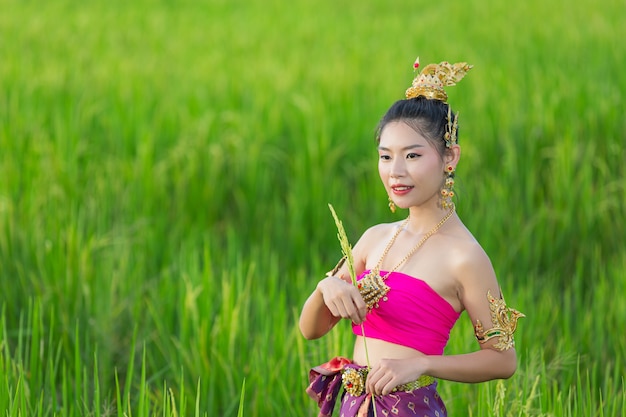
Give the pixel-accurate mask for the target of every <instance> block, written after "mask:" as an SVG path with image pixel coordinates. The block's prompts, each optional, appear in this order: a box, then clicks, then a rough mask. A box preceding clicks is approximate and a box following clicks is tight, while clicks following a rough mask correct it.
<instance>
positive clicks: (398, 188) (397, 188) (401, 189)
mask: <svg viewBox="0 0 626 417" xmlns="http://www.w3.org/2000/svg"><path fill="white" fill-rule="evenodd" d="M412 189H413V187H411V186H408V185H394V186H393V187H391V190H392V191H393V193H394V194H395V195H404V194H407V193H408V192H410V191H411V190H412Z"/></svg>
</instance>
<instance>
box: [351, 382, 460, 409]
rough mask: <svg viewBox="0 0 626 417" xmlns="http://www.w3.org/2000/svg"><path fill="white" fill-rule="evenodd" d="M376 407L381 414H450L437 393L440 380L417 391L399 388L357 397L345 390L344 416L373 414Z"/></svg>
mask: <svg viewBox="0 0 626 417" xmlns="http://www.w3.org/2000/svg"><path fill="white" fill-rule="evenodd" d="M374 407H376V415H377V416H378V417H387V416H394V417H405V416H406V417H409V416H411V417H446V416H447V415H448V414H447V412H446V407H445V405H444V404H443V401H442V400H441V397H440V396H439V393H438V392H437V383H436V382H435V383H433V384H431V385H429V386H427V387H422V388H418V389H416V390H413V391H398V392H393V393H391V394H387V395H377V396H375V397H372V396H371V395H369V394H364V395H361V396H358V397H354V396H352V395H350V394H349V393H347V392H346V393H344V396H343V399H342V400H341V409H340V411H339V416H340V417H372V416H374V411H373V408H374Z"/></svg>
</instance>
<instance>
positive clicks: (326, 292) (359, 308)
mask: <svg viewBox="0 0 626 417" xmlns="http://www.w3.org/2000/svg"><path fill="white" fill-rule="evenodd" d="M317 291H319V292H320V293H321V294H322V297H323V299H324V304H326V307H328V309H329V310H330V312H331V314H332V315H333V316H335V317H341V318H344V319H350V320H351V321H352V322H353V323H355V324H361V323H363V321H364V320H365V315H366V314H367V306H366V305H365V301H363V297H361V293H360V292H359V290H358V289H357V288H356V287H355V286H354V285H352V284H350V283H348V282H346V281H344V280H343V279H341V278H339V277H336V276H330V277H327V278H324V279H323V280H321V281H320V282H319V283H318V284H317Z"/></svg>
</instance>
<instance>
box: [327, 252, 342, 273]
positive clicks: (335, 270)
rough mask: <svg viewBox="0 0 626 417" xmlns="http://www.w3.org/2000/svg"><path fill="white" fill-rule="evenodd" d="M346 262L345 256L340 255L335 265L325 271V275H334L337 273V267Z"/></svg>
mask: <svg viewBox="0 0 626 417" xmlns="http://www.w3.org/2000/svg"><path fill="white" fill-rule="evenodd" d="M345 262H346V257H345V256H344V257H342V258H341V259H339V262H337V265H335V267H334V268H333V269H331V270H330V271H328V272H327V273H326V276H327V277H332V276H335V274H336V273H337V271H339V269H340V268H341V267H342V266H343V264H344V263H345Z"/></svg>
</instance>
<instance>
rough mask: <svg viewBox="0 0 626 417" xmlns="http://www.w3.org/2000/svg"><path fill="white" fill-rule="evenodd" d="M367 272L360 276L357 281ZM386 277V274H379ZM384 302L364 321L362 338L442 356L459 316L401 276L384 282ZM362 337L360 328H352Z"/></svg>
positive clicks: (418, 282)
mask: <svg viewBox="0 0 626 417" xmlns="http://www.w3.org/2000/svg"><path fill="white" fill-rule="evenodd" d="M369 272H370V271H369V270H366V271H363V273H362V274H361V275H359V277H358V279H359V280H360V279H361V278H362V277H363V276H365V274H367V273H369ZM380 273H381V275H383V276H384V275H385V274H386V271H381V272H380ZM385 283H386V284H387V286H389V287H390V290H389V292H388V293H387V301H383V300H380V302H379V306H378V308H374V309H372V311H371V312H369V313H368V314H367V316H366V318H365V322H364V323H363V326H364V327H365V336H366V337H369V338H373V339H380V340H384V341H386V342H390V343H394V344H398V345H402V346H407V347H410V348H413V349H416V350H418V351H420V352H422V353H424V354H426V355H442V354H443V349H444V348H445V347H446V344H447V343H448V339H449V338H450V330H452V327H453V326H454V324H455V323H456V321H457V320H458V318H459V316H460V313H457V312H456V311H455V310H454V308H453V307H452V306H451V305H450V303H448V302H447V301H446V300H445V299H444V298H443V297H441V296H440V295H439V294H438V293H437V292H435V290H433V289H432V288H431V287H430V286H429V285H428V284H427V283H426V282H424V281H422V280H421V279H419V278H414V277H412V276H410V275H406V274H403V273H401V272H392V273H390V274H389V276H388V277H387V278H386V279H385ZM352 331H353V332H354V334H356V335H358V336H363V335H362V334H361V325H355V324H353V325H352Z"/></svg>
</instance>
